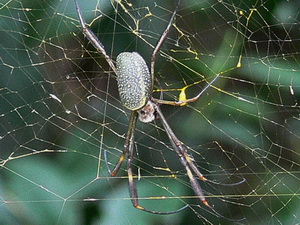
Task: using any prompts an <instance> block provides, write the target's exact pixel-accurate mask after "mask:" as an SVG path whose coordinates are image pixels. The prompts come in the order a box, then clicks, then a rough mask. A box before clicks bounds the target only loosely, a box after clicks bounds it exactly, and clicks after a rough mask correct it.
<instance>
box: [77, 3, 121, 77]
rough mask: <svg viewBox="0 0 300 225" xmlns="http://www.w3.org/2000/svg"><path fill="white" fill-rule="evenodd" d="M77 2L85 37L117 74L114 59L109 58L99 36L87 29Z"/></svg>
mask: <svg viewBox="0 0 300 225" xmlns="http://www.w3.org/2000/svg"><path fill="white" fill-rule="evenodd" d="M74 2H75V6H76V11H77V14H78V18H79V22H80V25H81V27H82V30H83V33H84V35H85V36H86V37H87V38H88V39H89V40H90V42H91V43H92V44H93V46H94V47H95V48H96V49H97V50H98V51H99V52H100V53H102V54H103V55H104V57H105V60H106V62H107V63H108V65H109V66H110V67H111V68H112V70H113V71H114V73H116V67H115V65H114V63H113V61H112V59H111V58H110V57H109V55H108V54H107V53H106V51H105V48H104V46H103V44H102V43H101V41H100V40H99V39H98V38H97V36H96V35H95V34H94V32H93V31H92V30H91V29H90V28H88V27H87V25H86V22H85V20H84V18H83V15H82V12H81V9H80V7H79V5H78V2H77V0H74Z"/></svg>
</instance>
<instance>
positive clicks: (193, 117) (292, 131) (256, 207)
mask: <svg viewBox="0 0 300 225" xmlns="http://www.w3.org/2000/svg"><path fill="white" fill-rule="evenodd" d="M78 3H79V5H80V7H81V10H82V12H83V16H84V18H85V20H86V22H87V24H88V25H89V26H90V28H91V29H92V31H93V32H94V33H95V34H96V35H97V36H98V37H99V39H100V41H101V42H102V44H103V45H104V46H105V49H106V51H107V53H108V55H109V56H110V57H111V58H112V60H113V61H115V59H116V57H117V55H118V54H119V53H121V52H124V51H130V52H131V51H137V52H139V53H140V54H141V55H142V56H143V57H144V59H145V60H146V62H147V64H148V66H149V65H150V61H151V54H152V51H153V49H154V48H155V46H156V44H157V41H158V40H159V38H160V36H161V34H162V33H163V31H164V29H165V28H166V26H167V24H168V22H169V20H170V18H171V15H172V13H173V12H174V10H175V8H176V3H177V1H172V0H169V1H166V0H155V1H152V0H151V1H150V0H141V1H132V0H127V1H123V0H118V1H108V0H87V1H81V0H78ZM299 15H300V3H299V1H296V0H294V1H286V0H276V1H275V0H273V1H268V0H262V1H256V0H249V1H229V0H226V1H225V0H224V1H217V0H205V1H198V0H184V1H182V2H181V4H180V5H179V8H178V11H177V14H176V19H175V22H174V23H173V25H172V28H171V32H170V34H169V35H168V37H167V39H166V41H165V43H164V44H163V46H162V47H161V49H160V52H159V54H158V55H157V58H156V66H155V82H154V93H153V96H154V97H156V98H163V99H166V100H171V101H175V100H178V97H179V94H180V92H181V91H185V93H186V95H187V98H191V97H194V96H195V95H197V94H198V93H199V92H200V91H201V90H203V88H205V87H206V86H207V84H208V82H210V81H211V80H212V79H213V78H215V77H216V76H219V77H218V79H217V80H216V82H214V83H213V85H212V86H211V87H209V89H207V90H206V91H205V93H204V94H203V95H202V96H201V98H200V99H199V100H198V101H197V102H194V103H190V104H187V105H184V106H181V107H176V106H167V105H162V106H161V110H162V111H163V113H164V115H165V117H166V119H167V121H168V122H169V124H170V126H171V127H172V129H173V130H174V133H175V134H176V135H177V136H178V138H179V139H180V140H181V141H182V142H183V143H184V144H185V145H186V148H187V150H188V153H189V154H190V155H191V156H192V157H193V158H194V161H195V163H196V164H197V166H198V169H199V170H200V171H201V172H202V173H203V175H204V176H205V177H206V178H207V179H208V181H206V182H203V181H201V180H199V183H200V186H201V187H202V189H203V191H204V195H205V197H206V200H207V201H208V203H209V204H210V205H211V206H212V209H210V208H208V207H206V206H205V205H203V204H202V203H201V201H200V200H199V199H198V198H197V196H196V195H195V193H194V192H193V189H192V188H191V186H190V183H189V180H188V178H187V175H186V172H185V169H184V167H183V166H182V165H181V163H180V161H179V159H178V156H177V154H176V152H174V150H173V149H172V146H171V144H170V143H169V140H168V138H167V135H166V133H165V131H164V130H163V127H162V124H161V123H160V121H159V119H158V120H156V121H154V122H153V123H149V124H142V123H141V122H138V123H137V127H136V132H135V133H136V135H135V161H134V173H135V175H136V179H137V180H138V181H137V189H138V193H139V197H140V204H141V205H142V206H144V207H147V208H149V209H152V210H157V211H170V210H176V209H178V208H180V207H182V206H183V205H188V208H187V209H185V210H184V211H182V212H180V213H177V214H173V215H167V216H161V215H154V214H149V213H146V212H142V211H140V210H137V209H135V208H134V207H133V206H132V204H131V200H130V196H129V191H128V177H127V169H126V160H125V161H124V163H123V164H124V165H123V166H122V167H121V169H120V171H119V173H118V174H117V176H116V177H111V176H110V175H109V173H108V172H107V165H108V166H109V167H110V168H113V166H114V165H115V164H116V162H117V160H118V158H119V156H120V155H121V153H122V151H123V147H124V141H125V135H126V132H127V129H128V123H129V115H130V111H128V110H127V109H126V108H125V107H123V106H122V104H121V102H120V100H119V95H118V91H117V86H116V84H117V83H116V76H115V74H114V73H113V71H112V70H111V68H109V66H108V64H107V63H106V61H105V59H104V57H103V55H101V54H100V53H99V52H98V51H97V50H96V49H95V48H94V46H93V45H92V44H90V43H89V41H88V40H87V38H85V37H84V35H83V33H82V29H81V27H80V24H79V21H78V16H77V14H76V10H75V4H74V1H72V0H61V1H45V0H38V1H37V0H15V1H11V0H0V18H1V19H0V35H1V38H0V68H1V70H0V71H1V75H0V201H1V207H0V214H1V218H0V223H1V224H45V223H47V224H232V223H239V224H297V223H299V222H300V214H299V212H300V210H299V205H300V204H299V203H300V201H299V192H300V190H299V184H300V181H299V180H300V175H299V165H300V161H299V159H300V157H299V154H300V139H299V136H300V133H299V125H300V123H299V119H300V117H299V112H300V108H299V100H300V94H299V92H300V75H299V74H300V73H299V72H300V69H299V60H300V58H299V49H300V39H299V29H300V23H299V21H300V16H299ZM104 151H106V152H107V161H105V160H104V157H103V154H104ZM106 164H107V165H106ZM242 181H243V182H242Z"/></svg>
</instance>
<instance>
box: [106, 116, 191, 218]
mask: <svg viewBox="0 0 300 225" xmlns="http://www.w3.org/2000/svg"><path fill="white" fill-rule="evenodd" d="M136 121H137V112H136V111H132V112H131V115H130V119H129V128H128V131H127V134H126V139H125V145H124V150H123V152H122V155H121V156H120V158H119V161H118V163H117V164H116V166H115V167H114V169H113V170H112V171H111V170H110V169H109V166H108V161H107V156H106V151H104V158H105V162H106V166H107V169H108V172H109V173H110V174H111V176H115V175H116V174H117V173H118V171H119V169H120V167H121V165H122V163H123V161H124V159H125V157H126V155H127V154H128V159H127V173H128V186H129V193H130V197H131V201H132V204H133V206H134V207H135V208H137V209H140V210H142V211H145V212H149V213H153V214H160V215H167V214H173V213H177V212H180V211H182V210H184V209H185V208H187V207H188V205H185V206H183V207H181V208H179V209H177V210H174V211H168V212H159V211H154V210H149V209H146V208H144V207H142V206H140V205H139V200H138V198H139V197H138V194H137V189H136V183H135V179H134V178H133V172H132V162H133V158H134V131H135V126H136Z"/></svg>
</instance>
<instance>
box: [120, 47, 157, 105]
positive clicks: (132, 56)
mask: <svg viewBox="0 0 300 225" xmlns="http://www.w3.org/2000/svg"><path fill="white" fill-rule="evenodd" d="M116 65H117V66H116V67H117V68H116V69H117V81H118V89H119V95H120V99H121V102H122V104H123V105H124V106H125V107H126V108H128V109H130V110H138V109H140V108H142V107H143V106H145V104H146V103H147V101H148V99H149V97H150V95H151V91H152V79H151V75H150V72H149V69H148V67H147V64H146V62H145V60H144V59H143V57H142V56H141V55H140V54H139V53H137V52H123V53H120V54H119V55H118V56H117V63H116Z"/></svg>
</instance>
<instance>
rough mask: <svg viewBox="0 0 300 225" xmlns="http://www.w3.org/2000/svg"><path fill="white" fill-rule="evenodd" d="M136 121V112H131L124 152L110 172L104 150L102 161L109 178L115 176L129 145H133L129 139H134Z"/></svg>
mask: <svg viewBox="0 0 300 225" xmlns="http://www.w3.org/2000/svg"><path fill="white" fill-rule="evenodd" d="M136 119H137V112H136V111H132V112H131V114H130V119H129V125H128V131H127V134H126V138H125V144H124V150H123V152H122V155H121V156H120V158H119V160H118V162H117V164H116V165H115V167H114V169H113V170H112V171H111V170H110V169H109V166H108V161H107V156H106V150H105V151H104V159H105V163H106V167H107V170H108V172H109V173H110V175H111V176H113V177H114V176H116V175H117V173H118V171H119V169H120V167H121V165H122V163H123V161H124V159H125V157H126V154H128V151H129V149H130V147H131V146H130V145H131V143H133V141H134V140H132V141H131V138H133V137H134V130H135V126H136Z"/></svg>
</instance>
